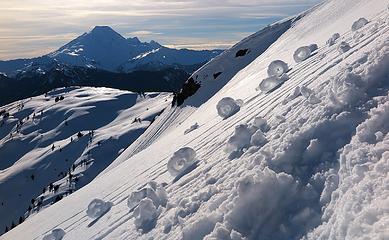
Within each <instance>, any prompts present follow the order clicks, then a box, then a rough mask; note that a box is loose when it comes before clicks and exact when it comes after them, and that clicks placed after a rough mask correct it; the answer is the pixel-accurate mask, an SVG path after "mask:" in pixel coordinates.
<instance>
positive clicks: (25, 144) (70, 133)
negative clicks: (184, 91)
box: [0, 87, 171, 226]
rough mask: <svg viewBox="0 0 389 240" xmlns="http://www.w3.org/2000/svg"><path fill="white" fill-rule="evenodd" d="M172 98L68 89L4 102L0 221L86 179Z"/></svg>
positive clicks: (7, 220)
mask: <svg viewBox="0 0 389 240" xmlns="http://www.w3.org/2000/svg"><path fill="white" fill-rule="evenodd" d="M61 96H62V97H64V99H63V100H60V101H58V102H56V101H55V100H56V98H57V99H58V98H59V97H61ZM170 101H171V97H170V96H169V94H167V93H161V94H157V93H155V94H154V93H148V94H146V95H145V96H144V97H142V96H138V94H136V93H131V92H126V91H119V90H114V89H108V88H87V87H85V88H75V87H73V88H64V89H57V90H54V91H51V92H49V93H48V94H47V96H38V97H34V98H32V99H26V100H22V101H20V102H17V103H14V104H9V105H6V106H4V107H1V108H0V111H2V110H5V111H6V112H7V113H9V114H10V116H9V117H8V118H4V119H3V120H2V121H1V127H0V138H1V140H0V143H1V144H0V155H1V160H0V202H1V207H0V215H1V216H2V217H1V218H0V225H1V226H5V225H8V226H10V225H11V222H12V221H13V222H14V223H17V222H18V218H19V217H20V216H23V218H24V217H27V216H28V215H30V214H28V213H26V214H25V212H26V211H27V209H28V207H29V206H31V204H32V203H31V199H39V198H40V197H41V196H43V197H44V201H43V204H42V206H39V208H41V207H44V206H45V205H49V204H51V203H52V202H53V201H57V200H56V198H57V196H59V197H62V196H63V195H65V196H66V195H67V194H69V193H71V192H73V191H75V190H77V189H79V188H81V187H83V186H84V185H86V184H87V183H89V182H90V181H91V180H92V179H94V178H95V176H96V175H97V174H99V173H100V172H101V171H102V170H103V169H105V168H106V167H107V166H108V165H109V164H110V163H111V162H112V161H113V160H114V159H115V158H116V157H117V156H118V155H119V154H120V153H121V151H123V150H124V149H125V148H126V147H127V146H129V145H130V144H131V143H132V142H133V141H134V140H135V139H136V138H137V137H139V136H140V135H141V134H142V133H143V132H144V131H145V129H147V127H148V126H149V125H150V124H151V121H153V120H154V118H155V117H156V116H157V115H158V114H160V112H161V111H162V110H163V109H164V108H165V107H166V106H167V105H169V104H170ZM135 118H139V119H141V120H139V121H137V122H135V121H134V120H135ZM91 131H93V132H91ZM78 133H81V134H82V135H83V136H82V137H78V136H77V134H78ZM53 146H54V148H53ZM69 175H71V177H70V178H69ZM69 180H70V181H69ZM50 183H53V185H54V186H55V185H58V186H59V190H58V191H55V192H53V191H49V189H48V186H49V185H50ZM43 188H46V190H45V191H43V192H42V189H43ZM37 202H38V201H37ZM34 205H35V207H34V206H32V208H34V210H32V211H31V213H34V211H36V209H37V208H38V207H37V206H36V205H37V203H35V204H34Z"/></svg>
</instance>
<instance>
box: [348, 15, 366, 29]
mask: <svg viewBox="0 0 389 240" xmlns="http://www.w3.org/2000/svg"><path fill="white" fill-rule="evenodd" d="M368 23H369V21H367V19H366V18H360V19H358V20H357V21H355V22H354V23H353V25H352V26H351V30H352V31H357V30H359V29H361V28H363V27H364V26H365V25H366V24H368Z"/></svg>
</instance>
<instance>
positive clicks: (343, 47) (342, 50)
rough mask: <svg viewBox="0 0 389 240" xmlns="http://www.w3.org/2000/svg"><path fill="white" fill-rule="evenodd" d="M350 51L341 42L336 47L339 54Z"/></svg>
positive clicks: (347, 46)
mask: <svg viewBox="0 0 389 240" xmlns="http://www.w3.org/2000/svg"><path fill="white" fill-rule="evenodd" d="M350 49H351V47H350V45H349V44H348V43H346V42H341V43H340V44H339V46H338V51H339V53H341V54H342V53H345V52H347V51H348V50H350Z"/></svg>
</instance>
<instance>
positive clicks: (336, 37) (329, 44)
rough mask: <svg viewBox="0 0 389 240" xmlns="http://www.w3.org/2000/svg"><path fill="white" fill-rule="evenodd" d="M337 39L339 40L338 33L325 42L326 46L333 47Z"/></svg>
mask: <svg viewBox="0 0 389 240" xmlns="http://www.w3.org/2000/svg"><path fill="white" fill-rule="evenodd" d="M338 38H340V34H339V33H334V34H333V35H332V36H331V37H330V38H329V39H328V40H327V42H326V44H327V45H328V46H329V47H330V46H332V45H334V44H335V43H336V40H338Z"/></svg>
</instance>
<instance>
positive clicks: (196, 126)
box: [184, 123, 199, 134]
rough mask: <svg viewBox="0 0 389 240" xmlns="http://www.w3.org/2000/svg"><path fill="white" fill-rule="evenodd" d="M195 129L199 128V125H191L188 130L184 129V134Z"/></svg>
mask: <svg viewBox="0 0 389 240" xmlns="http://www.w3.org/2000/svg"><path fill="white" fill-rule="evenodd" d="M197 128H199V124H198V123H195V124H193V125H192V126H190V128H188V129H186V130H185V132H184V134H188V133H190V132H192V131H194V130H196V129H197Z"/></svg>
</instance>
